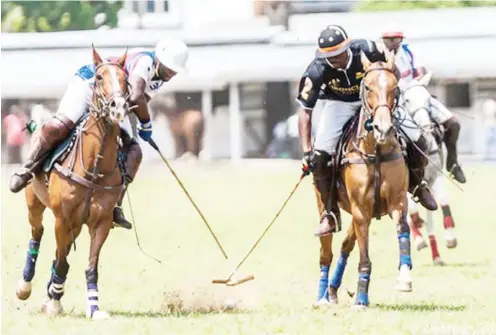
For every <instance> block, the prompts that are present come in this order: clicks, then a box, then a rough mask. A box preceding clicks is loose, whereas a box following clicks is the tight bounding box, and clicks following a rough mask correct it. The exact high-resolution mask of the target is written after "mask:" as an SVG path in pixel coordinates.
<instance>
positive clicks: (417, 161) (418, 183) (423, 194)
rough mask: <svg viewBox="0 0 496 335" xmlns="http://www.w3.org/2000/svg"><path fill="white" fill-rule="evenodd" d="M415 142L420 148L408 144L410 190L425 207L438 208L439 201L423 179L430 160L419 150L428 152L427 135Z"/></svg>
mask: <svg viewBox="0 0 496 335" xmlns="http://www.w3.org/2000/svg"><path fill="white" fill-rule="evenodd" d="M415 144H416V146H417V147H418V149H417V148H416V147H415V146H414V145H413V144H412V143H408V145H407V154H408V168H409V170H410V181H409V189H408V190H409V192H410V193H411V194H412V196H413V199H414V200H415V199H416V198H417V199H418V201H419V202H420V204H421V205H422V206H423V207H425V208H426V209H428V210H431V211H434V210H436V209H437V202H436V200H435V199H434V197H433V196H432V194H431V192H430V190H429V188H428V187H427V183H426V182H425V181H424V180H423V177H424V169H425V166H426V165H427V163H428V161H427V158H426V157H425V156H424V155H422V153H421V152H419V150H421V151H422V152H423V153H424V154H427V150H428V146H427V141H426V139H425V137H424V136H422V135H421V136H420V138H419V139H418V141H416V142H415Z"/></svg>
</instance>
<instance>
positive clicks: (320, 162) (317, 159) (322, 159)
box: [312, 150, 332, 178]
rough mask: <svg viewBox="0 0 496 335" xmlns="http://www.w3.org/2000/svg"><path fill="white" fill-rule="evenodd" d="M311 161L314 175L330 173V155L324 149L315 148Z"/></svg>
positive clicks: (320, 175)
mask: <svg viewBox="0 0 496 335" xmlns="http://www.w3.org/2000/svg"><path fill="white" fill-rule="evenodd" d="M312 163H313V175H314V177H316V178H319V177H325V176H327V175H329V174H330V171H331V169H332V156H331V155H330V154H329V153H327V152H326V151H322V150H315V151H314V154H313V158H312Z"/></svg>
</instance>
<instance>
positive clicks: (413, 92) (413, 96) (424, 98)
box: [401, 73, 457, 265]
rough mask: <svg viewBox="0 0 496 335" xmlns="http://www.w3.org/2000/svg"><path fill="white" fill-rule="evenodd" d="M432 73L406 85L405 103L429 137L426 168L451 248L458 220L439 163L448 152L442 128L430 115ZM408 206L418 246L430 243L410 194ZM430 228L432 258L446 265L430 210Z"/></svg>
mask: <svg viewBox="0 0 496 335" xmlns="http://www.w3.org/2000/svg"><path fill="white" fill-rule="evenodd" d="M430 77H431V74H430V73H429V74H427V75H425V76H423V77H422V78H421V79H420V80H418V81H417V80H412V81H411V82H409V83H408V84H407V85H406V86H405V87H404V88H402V99H401V100H402V106H403V107H404V109H405V110H406V112H407V113H408V114H410V116H411V117H412V119H413V121H414V122H415V123H416V125H418V126H419V128H420V129H421V130H422V134H423V135H424V137H425V138H426V139H427V141H428V145H429V151H428V155H429V160H430V161H429V163H428V165H427V166H426V169H425V180H426V181H427V184H428V186H429V187H430V188H431V189H432V190H433V192H434V196H435V197H436V199H437V201H438V202H439V204H440V205H441V208H442V211H443V217H444V229H445V232H446V233H445V242H446V246H447V247H448V248H455V247H456V245H457V239H456V235H455V231H454V227H455V225H454V220H453V217H452V215H451V209H450V206H449V203H448V202H449V199H448V194H447V192H446V189H445V185H444V181H443V175H442V174H441V172H440V171H439V170H438V169H436V166H438V167H440V168H442V166H443V164H444V160H445V158H444V155H443V151H442V137H443V134H442V133H441V132H442V130H441V128H440V127H439V125H437V124H436V123H435V122H434V121H433V120H432V118H431V117H430V97H431V95H430V93H429V91H428V90H427V84H428V83H429V80H430ZM408 209H409V212H410V217H409V224H410V228H411V230H412V235H413V239H414V241H415V245H416V247H417V250H421V249H423V248H426V247H427V244H426V242H425V240H424V238H423V237H422V234H421V232H420V231H419V229H420V228H421V227H422V224H423V223H424V220H422V218H421V217H420V216H419V211H418V208H417V206H416V203H415V202H414V201H413V200H412V199H411V197H409V205H408ZM426 213H427V216H426V221H425V223H426V229H427V234H428V236H429V242H430V246H431V252H432V260H433V262H434V264H435V265H443V264H444V262H443V261H442V259H441V256H440V254H439V250H438V248H437V241H436V236H435V235H434V224H433V214H432V212H431V211H427V212H426Z"/></svg>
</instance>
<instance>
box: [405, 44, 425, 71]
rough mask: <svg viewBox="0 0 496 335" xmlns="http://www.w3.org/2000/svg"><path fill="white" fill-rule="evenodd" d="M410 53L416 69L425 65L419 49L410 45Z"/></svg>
mask: <svg viewBox="0 0 496 335" xmlns="http://www.w3.org/2000/svg"><path fill="white" fill-rule="evenodd" d="M407 49H408V51H409V53H408V56H410V58H411V59H412V65H413V67H414V68H415V69H418V68H421V67H425V63H424V61H423V58H422V55H421V54H419V53H418V51H417V50H415V51H414V50H412V49H411V47H410V45H408V47H407Z"/></svg>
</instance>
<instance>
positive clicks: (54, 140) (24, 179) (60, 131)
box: [9, 115, 74, 193]
mask: <svg viewBox="0 0 496 335" xmlns="http://www.w3.org/2000/svg"><path fill="white" fill-rule="evenodd" d="M73 128H74V122H72V121H71V120H69V119H68V118H67V117H65V116H63V115H56V116H54V117H53V118H52V119H51V120H50V121H48V122H47V123H45V124H44V125H43V126H42V127H41V130H40V131H38V132H34V133H33V137H34V138H33V140H32V144H31V148H30V152H29V155H28V159H27V162H26V163H25V164H24V165H23V166H22V167H21V168H20V169H19V170H18V171H17V172H15V173H14V174H13V175H12V177H11V179H10V185H9V186H10V190H11V191H12V192H14V193H17V192H19V191H20V190H22V189H23V188H24V187H26V185H27V184H28V183H29V181H30V180H31V178H32V177H33V175H34V174H36V173H37V172H38V171H39V169H40V167H41V165H42V164H43V161H44V159H45V158H46V157H47V155H48V154H49V153H50V152H51V151H52V150H53V149H54V148H55V146H56V145H58V144H60V143H61V142H62V141H63V140H64V139H65V138H66V137H67V135H69V133H70V132H71V130H72V129H73Z"/></svg>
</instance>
